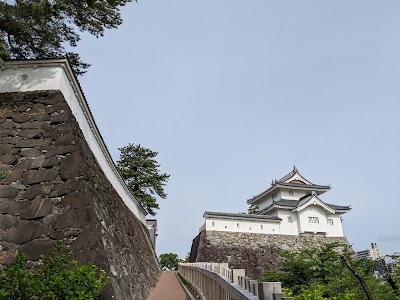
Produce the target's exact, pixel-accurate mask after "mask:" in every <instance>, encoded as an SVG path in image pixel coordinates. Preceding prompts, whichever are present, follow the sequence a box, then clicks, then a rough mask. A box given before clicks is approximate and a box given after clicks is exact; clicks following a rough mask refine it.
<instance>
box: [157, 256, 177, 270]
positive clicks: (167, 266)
mask: <svg viewBox="0 0 400 300" xmlns="http://www.w3.org/2000/svg"><path fill="white" fill-rule="evenodd" d="M178 263H179V257H178V255H177V254H175V253H163V254H160V266H161V269H163V270H167V271H175V270H178Z"/></svg>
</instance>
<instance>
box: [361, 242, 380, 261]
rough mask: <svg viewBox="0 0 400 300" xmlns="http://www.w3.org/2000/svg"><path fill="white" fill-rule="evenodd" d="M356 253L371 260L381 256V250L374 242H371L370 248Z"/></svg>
mask: <svg viewBox="0 0 400 300" xmlns="http://www.w3.org/2000/svg"><path fill="white" fill-rule="evenodd" d="M356 255H357V257H358V258H368V259H372V260H377V259H379V258H381V252H380V250H379V247H378V245H377V244H376V243H371V249H367V250H362V251H357V252H356Z"/></svg>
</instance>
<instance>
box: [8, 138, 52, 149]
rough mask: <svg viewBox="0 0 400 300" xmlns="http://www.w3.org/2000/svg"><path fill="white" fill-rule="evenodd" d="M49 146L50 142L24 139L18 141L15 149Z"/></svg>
mask: <svg viewBox="0 0 400 300" xmlns="http://www.w3.org/2000/svg"><path fill="white" fill-rule="evenodd" d="M50 144H51V140H50V139H48V140H42V139H24V140H20V141H19V142H18V143H17V144H16V145H15V147H16V148H31V147H45V146H49V145H50Z"/></svg>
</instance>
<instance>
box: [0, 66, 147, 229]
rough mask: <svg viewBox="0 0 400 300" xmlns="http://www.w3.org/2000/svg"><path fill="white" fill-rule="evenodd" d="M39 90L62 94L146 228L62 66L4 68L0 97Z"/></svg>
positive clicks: (0, 76)
mask: <svg viewBox="0 0 400 300" xmlns="http://www.w3.org/2000/svg"><path fill="white" fill-rule="evenodd" d="M40 90H59V91H61V92H62V94H63V95H64V98H65V100H66V102H67V103H68V105H69V107H70V108H71V111H72V113H73V115H74V116H75V118H76V120H77V122H78V124H79V127H80V129H81V130H82V132H83V135H84V136H85V139H86V141H87V143H88V145H89V147H90V149H91V150H92V152H93V154H94V155H95V157H96V159H97V161H98V163H99V164H100V167H101V168H102V170H103V172H104V173H105V175H106V177H107V179H108V180H109V181H110V183H111V184H112V185H113V187H114V189H115V190H116V191H117V192H118V194H119V196H120V197H121V198H122V200H123V201H124V203H125V204H126V206H128V208H129V209H130V210H131V211H132V212H133V213H134V214H135V215H136V216H137V217H138V218H139V219H140V221H141V222H142V223H143V224H145V222H146V220H145V214H144V213H143V212H142V211H141V209H139V208H138V206H137V204H136V203H135V201H134V200H133V199H132V196H131V195H130V194H129V193H128V192H127V190H126V187H124V185H123V184H121V181H120V178H118V176H119V174H118V172H116V170H115V167H114V166H113V163H112V162H110V159H111V158H110V155H109V154H108V155H107V156H108V157H106V155H105V154H104V152H103V150H102V148H103V149H105V146H104V144H103V145H102V147H101V144H102V143H103V141H102V140H101V139H100V138H99V137H98V135H97V134H96V133H95V131H96V129H95V128H93V125H92V123H91V122H88V119H90V117H91V116H90V115H89V114H90V113H89V111H88V109H87V108H86V107H83V106H84V104H83V103H82V102H81V101H79V100H78V96H79V95H78V93H76V92H75V91H74V88H73V85H72V83H71V82H70V81H69V79H68V76H67V74H66V72H65V71H64V69H63V64H60V65H59V66H49V67H37V68H34V67H33V66H32V65H30V66H28V65H26V64H24V66H22V67H19V68H12V69H10V68H6V69H4V70H1V71H0V93H6V92H26V91H40Z"/></svg>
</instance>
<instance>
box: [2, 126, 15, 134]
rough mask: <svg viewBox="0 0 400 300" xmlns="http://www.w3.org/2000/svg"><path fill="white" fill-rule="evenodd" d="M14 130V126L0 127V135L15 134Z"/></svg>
mask: <svg viewBox="0 0 400 300" xmlns="http://www.w3.org/2000/svg"><path fill="white" fill-rule="evenodd" d="M15 135H16V131H15V129H14V128H8V129H0V136H15Z"/></svg>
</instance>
